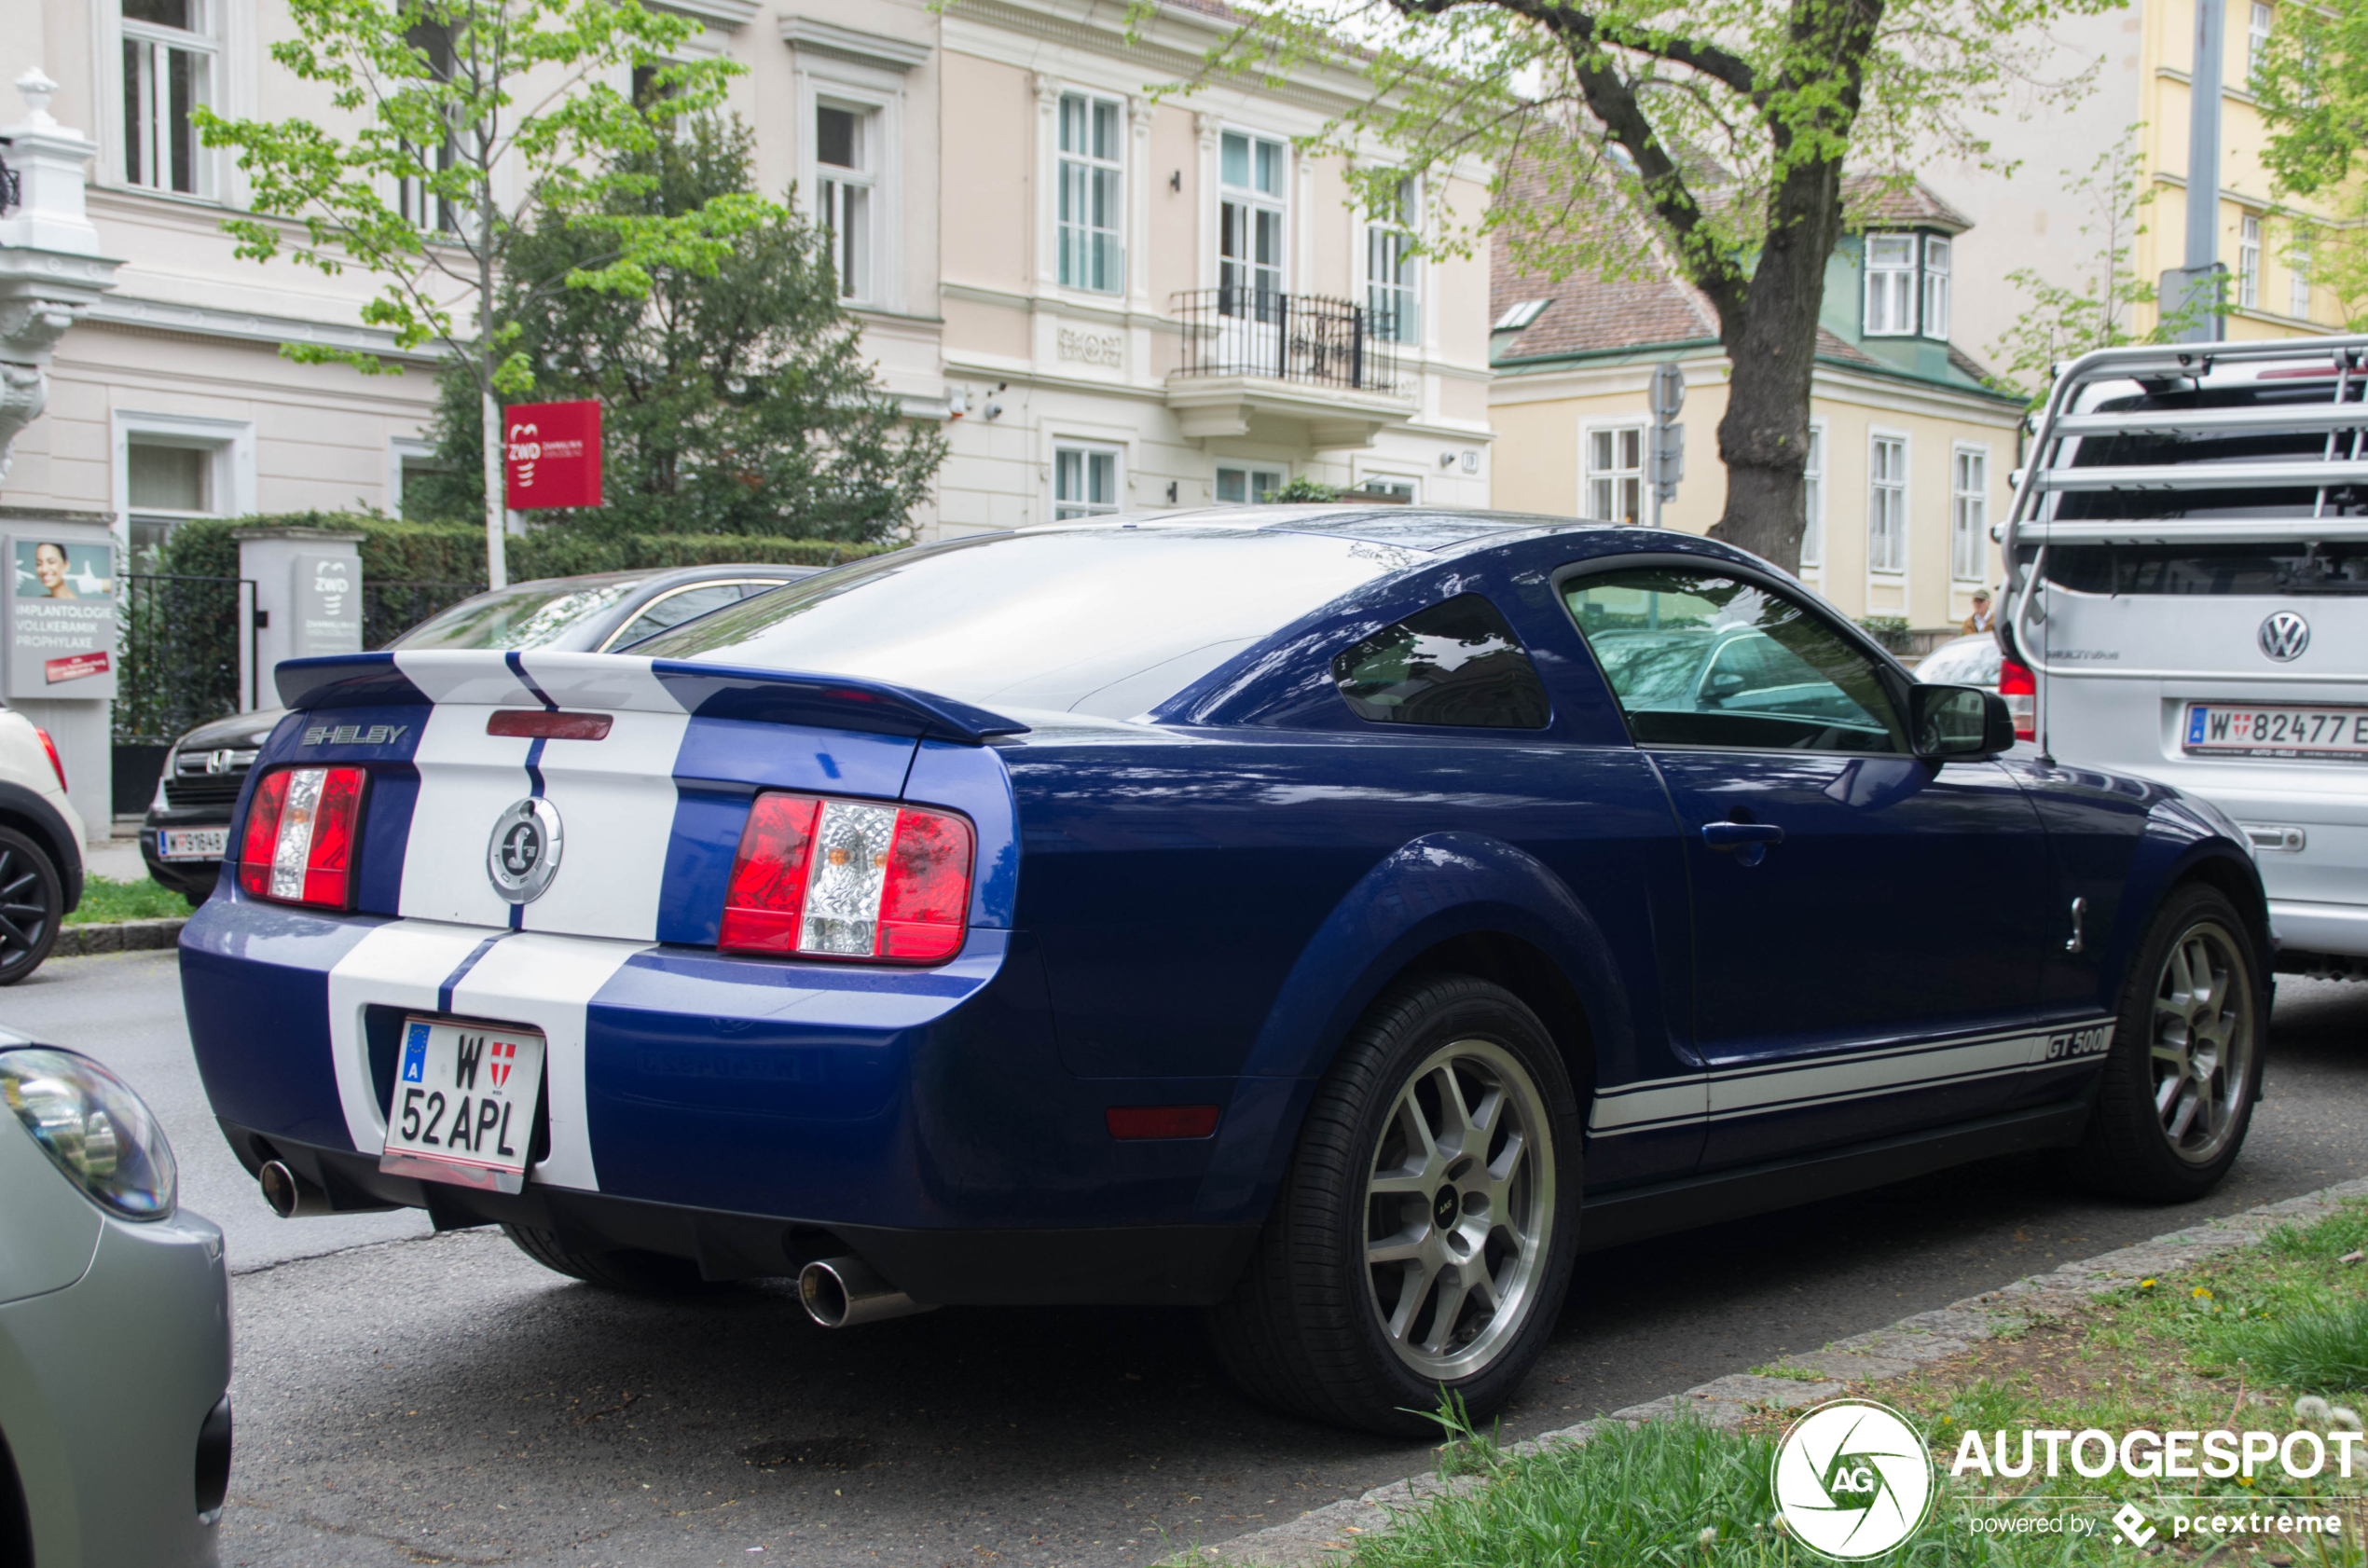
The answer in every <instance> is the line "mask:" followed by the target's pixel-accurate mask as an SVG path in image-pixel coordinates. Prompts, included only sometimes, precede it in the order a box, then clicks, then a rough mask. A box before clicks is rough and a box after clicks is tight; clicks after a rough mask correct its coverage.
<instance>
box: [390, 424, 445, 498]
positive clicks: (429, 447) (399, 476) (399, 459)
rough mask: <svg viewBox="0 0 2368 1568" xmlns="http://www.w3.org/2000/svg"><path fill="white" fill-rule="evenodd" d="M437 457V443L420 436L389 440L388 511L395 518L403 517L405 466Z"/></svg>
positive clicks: (392, 437) (403, 436) (399, 437)
mask: <svg viewBox="0 0 2368 1568" xmlns="http://www.w3.org/2000/svg"><path fill="white" fill-rule="evenodd" d="M434 456H435V443H434V442H433V441H430V440H428V439H426V438H425V437H424V436H418V435H392V436H389V437H388V438H387V494H386V509H387V511H388V512H390V513H392V515H393V516H397V517H400V516H403V482H404V481H403V465H404V464H405V463H406V461H417V460H419V459H422V458H433V457H434Z"/></svg>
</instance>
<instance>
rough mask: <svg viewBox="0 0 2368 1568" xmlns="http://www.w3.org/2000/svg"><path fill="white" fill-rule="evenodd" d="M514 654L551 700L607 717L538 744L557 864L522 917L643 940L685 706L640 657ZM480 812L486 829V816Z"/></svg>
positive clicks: (654, 906)
mask: <svg viewBox="0 0 2368 1568" xmlns="http://www.w3.org/2000/svg"><path fill="white" fill-rule="evenodd" d="M578 661H585V663H584V664H579V663H578ZM523 662H524V664H525V665H526V671H527V675H528V676H529V678H530V679H531V680H532V681H534V682H535V684H536V685H538V686H543V688H544V690H545V691H548V692H550V694H551V696H552V699H553V700H554V701H560V702H565V703H572V704H580V705H581V706H583V707H585V708H594V709H597V710H599V711H602V712H606V713H610V714H612V715H613V725H612V727H611V729H610V731H609V733H608V736H607V737H606V738H605V739H601V740H553V741H547V742H545V743H544V749H543V760H542V762H541V763H539V764H537V767H538V771H540V772H541V773H542V775H543V780H544V789H543V795H544V799H545V800H547V801H549V802H550V803H551V805H552V806H553V807H554V808H555V809H556V810H557V811H558V814H559V836H560V845H561V848H560V853H559V869H558V873H557V874H556V875H554V876H553V877H552V879H551V886H550V888H549V890H548V891H546V892H545V893H544V895H543V896H542V897H541V898H539V899H537V900H536V901H534V902H532V903H530V904H528V905H527V906H526V914H525V918H524V920H523V922H522V923H523V925H524V927H525V928H526V929H528V930H530V931H567V932H572V933H575V934H577V935H582V936H594V937H616V938H623V939H626V940H630V941H637V942H649V941H653V940H654V939H655V938H656V936H657V931H658V892H659V887H660V885H661V884H662V883H663V882H664V881H665V880H666V852H667V846H668V843H669V842H670V841H671V839H672V837H673V833H674V806H675V799H676V794H675V789H674V763H675V759H676V758H677V757H678V756H680V755H681V751H682V736H683V732H684V731H685V730H687V729H689V728H690V724H691V716H690V715H689V714H687V713H685V712H683V711H682V708H681V705H679V704H676V703H674V702H673V700H672V699H671V698H670V697H668V696H667V695H666V693H665V689H664V688H663V687H662V686H661V685H660V684H659V682H658V681H657V680H656V679H655V678H654V677H653V676H652V675H651V674H650V664H649V661H648V660H647V659H626V658H620V657H618V656H616V655H615V654H589V653H577V654H542V655H537V654H534V653H528V654H526V655H525V656H524V659H523ZM586 664H588V666H589V667H585V665H586ZM546 676H547V677H549V684H547V685H545V684H544V681H545V677H546ZM561 692H565V693H567V694H568V695H566V696H565V697H564V698H562V697H561V695H560V693H561ZM661 700H663V701H664V703H665V705H666V706H665V707H660V706H659V705H660V702H661ZM668 708H670V709H671V711H668ZM519 792H520V793H521V794H523V793H524V792H525V791H523V790H521V791H519ZM508 804H509V803H508V802H506V801H505V802H503V805H508ZM485 820H486V828H485V829H484V830H483V831H484V832H490V831H491V827H492V820H493V819H492V818H490V817H488V818H486V819H485ZM478 880H479V881H480V882H483V881H484V880H485V878H484V876H483V874H482V873H480V874H479V876H478Z"/></svg>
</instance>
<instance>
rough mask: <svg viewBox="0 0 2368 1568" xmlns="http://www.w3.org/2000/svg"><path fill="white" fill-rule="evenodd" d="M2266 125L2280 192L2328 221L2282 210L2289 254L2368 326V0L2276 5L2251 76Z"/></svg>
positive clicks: (2268, 156) (2268, 157) (2352, 322)
mask: <svg viewBox="0 0 2368 1568" xmlns="http://www.w3.org/2000/svg"><path fill="white" fill-rule="evenodd" d="M2247 85H2248V86H2250V87H2251V89H2252V92H2253V96H2254V98H2255V100H2256V101H2257V102H2258V103H2259V104H2260V107H2261V113H2262V117H2263V118H2264V119H2265V120H2266V121H2267V122H2268V125H2269V131H2270V133H2269V140H2268V144H2267V145H2265V147H2264V148H2263V149H2262V161H2263V162H2264V163H2265V164H2266V165H2267V166H2268V168H2269V172H2270V177H2271V179H2272V181H2273V182H2274V183H2275V188H2276V191H2277V194H2278V195H2279V197H2281V198H2285V197H2299V198H2301V199H2304V200H2306V201H2313V202H2315V203H2317V204H2318V205H2320V207H2321V208H2323V209H2324V211H2325V217H2324V218H2323V219H2317V220H2315V219H2313V218H2311V217H2309V216H2306V215H2304V214H2300V213H2287V214H2284V216H2285V219H2286V222H2285V226H2284V227H2286V230H2287V242H2288V247H2289V248H2288V259H2289V260H2290V261H2295V262H2298V263H2300V264H2301V265H2302V266H2303V267H2304V268H2306V270H2307V271H2308V272H2309V274H2310V279H2311V282H2313V283H2315V284H2317V285H2318V286H2320V287H2321V288H2325V289H2327V290H2329V291H2330V292H2332V293H2333V294H2334V296H2335V299H2336V302H2337V304H2338V305H2339V307H2340V308H2341V309H2342V311H2343V317H2344V324H2345V325H2346V326H2347V327H2349V328H2350V329H2351V330H2353V331H2355V332H2357V331H2360V330H2361V329H2362V328H2368V182H2363V181H2362V180H2361V178H2360V177H2359V176H2360V174H2361V156H2362V147H2363V144H2368V0H2323V3H2322V4H2318V5H2309V6H2280V7H2278V21H2277V28H2276V30H2275V31H2274V32H2273V33H2271V34H2270V37H2269V47H2268V48H2267V49H2265V50H2264V51H2263V53H2262V56H2261V58H2260V60H2259V61H2258V62H2256V64H2255V67H2254V71H2253V76H2252V80H2251V82H2250V83H2248V84H2247Z"/></svg>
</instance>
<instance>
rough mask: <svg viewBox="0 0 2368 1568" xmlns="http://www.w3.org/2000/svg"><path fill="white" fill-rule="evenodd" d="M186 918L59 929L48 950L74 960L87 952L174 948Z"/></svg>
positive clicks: (50, 954)
mask: <svg viewBox="0 0 2368 1568" xmlns="http://www.w3.org/2000/svg"><path fill="white" fill-rule="evenodd" d="M187 924H188V921H187V920H186V918H185V919H179V920H174V919H163V920H112V921H107V922H105V923H103V924H101V925H93V926H60V927H59V928H58V940H57V942H56V943H55V945H53V946H52V947H51V948H50V949H49V956H50V957H52V958H77V957H81V956H84V955H85V954H90V953H138V952H142V951H145V950H146V949H149V948H156V947H177V946H179V945H180V942H181V928H182V927H184V926H186V925H187Z"/></svg>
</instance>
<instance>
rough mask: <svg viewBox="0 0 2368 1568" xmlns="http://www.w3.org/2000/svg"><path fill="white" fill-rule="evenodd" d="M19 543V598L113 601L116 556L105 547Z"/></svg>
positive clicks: (108, 547)
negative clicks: (114, 558) (114, 559)
mask: <svg viewBox="0 0 2368 1568" xmlns="http://www.w3.org/2000/svg"><path fill="white" fill-rule="evenodd" d="M15 543H16V557H17V558H16V567H17V598H112V597H114V594H115V577H114V563H113V561H112V560H110V559H109V557H111V556H112V555H113V554H114V552H113V550H112V548H111V547H110V546H108V545H104V544H62V543H58V542H57V541H55V540H49V539H38V540H34V539H20V540H17V541H15Z"/></svg>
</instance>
